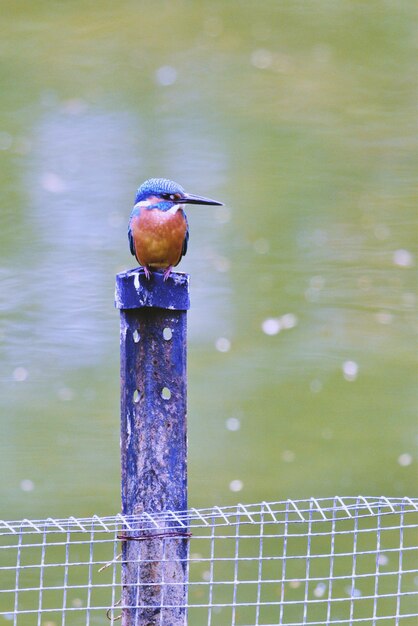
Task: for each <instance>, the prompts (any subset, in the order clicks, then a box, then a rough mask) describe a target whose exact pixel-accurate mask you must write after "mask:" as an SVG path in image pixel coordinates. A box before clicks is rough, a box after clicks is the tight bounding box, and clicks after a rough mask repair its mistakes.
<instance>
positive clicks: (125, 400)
mask: <svg viewBox="0 0 418 626" xmlns="http://www.w3.org/2000/svg"><path fill="white" fill-rule="evenodd" d="M115 302H116V307H117V308H118V309H120V351H121V352H120V354H121V465H122V513H123V514H124V515H133V514H141V513H143V512H150V513H155V512H160V511H165V510H171V511H184V510H186V509H187V424H186V390H187V382H186V316H187V313H186V311H187V309H188V308H189V306H190V304H189V277H188V275H187V274H181V273H177V272H173V273H172V274H171V275H170V276H169V278H168V280H167V281H165V282H164V281H163V277H162V274H157V273H154V274H153V275H152V276H151V279H150V280H147V279H146V278H145V276H144V273H143V271H142V270H140V269H136V270H130V271H128V272H124V273H121V274H118V275H117V277H116V296H115ZM172 526H173V532H172V533H170V535H174V536H165V537H164V536H163V537H162V536H161V533H160V534H158V529H156V528H155V526H152V525H151V524H150V530H149V532H147V533H146V535H145V536H144V535H143V536H142V537H141V539H140V540H139V541H138V540H136V541H135V540H127V541H123V544H122V546H123V547H122V587H123V592H122V604H121V606H122V625H123V626H154V625H157V624H167V626H168V625H170V626H184V625H185V624H186V623H187V614H186V608H185V607H186V599H187V588H186V562H187V550H188V539H187V538H185V537H184V533H185V530H186V529H185V528H184V526H183V527H182V528H181V529H180V528H178V531H179V536H176V525H175V522H173V524H172ZM166 535H167V533H166ZM182 535H183V536H182ZM148 537H149V538H148Z"/></svg>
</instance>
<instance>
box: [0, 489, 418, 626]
mask: <svg viewBox="0 0 418 626" xmlns="http://www.w3.org/2000/svg"><path fill="white" fill-rule="evenodd" d="M129 539H133V540H135V539H136V540H137V541H139V540H140V541H141V543H143V544H146V543H149V542H150V541H154V542H155V541H158V542H159V543H160V544H161V563H160V565H161V564H162V565H163V567H160V570H159V571H161V572H162V574H161V580H157V581H156V582H155V583H154V584H155V585H156V586H158V590H159V592H161V595H160V603H159V606H158V607H155V608H156V610H157V609H158V621H155V622H152V623H155V624H160V625H163V626H172V624H171V623H170V622H169V621H167V619H166V617H164V611H165V610H166V611H168V610H169V609H173V606H172V605H169V604H167V603H165V600H164V598H165V597H166V598H169V597H170V594H168V593H167V594H165V593H164V591H165V590H166V591H167V587H168V586H172V585H173V584H174V585H175V584H182V585H184V583H173V582H167V581H166V580H165V578H164V565H168V561H169V558H170V557H169V556H167V555H170V554H172V551H170V549H167V546H169V544H170V543H171V542H179V541H182V542H186V543H187V548H188V549H187V550H186V551H185V554H186V555H187V557H186V559H185V564H184V565H185V568H184V569H185V571H186V583H185V594H184V598H185V600H184V602H185V604H184V607H183V608H184V615H186V614H187V616H185V617H184V618H183V623H184V624H190V625H191V626H273V625H279V624H283V625H284V624H286V625H288V626H298V625H302V624H312V625H313V624H316V625H323V624H378V625H380V624H391V625H393V624H402V625H405V626H407V625H411V626H412V625H416V624H417V616H418V597H417V596H418V569H417V565H418V560H417V552H418V498H386V497H355V498H348V497H341V498H340V497H335V498H327V499H324V498H322V499H314V498H311V499H309V500H287V501H281V502H262V503H259V504H251V505H243V504H239V505H237V506H230V507H213V508H208V509H199V510H197V509H190V510H188V511H183V512H164V513H157V514H142V515H139V516H129V517H126V516H122V515H116V516H109V517H98V516H93V517H91V518H83V519H77V518H75V517H70V518H68V519H51V518H49V519H45V520H36V521H33V520H32V521H31V520H27V519H25V520H19V521H0V626H1V625H3V624H5V625H6V624H13V626H83V625H84V624H85V625H86V626H93V625H96V624H97V625H99V624H115V625H117V624H120V623H121V621H122V622H124V620H122V614H123V612H124V611H126V610H127V609H130V608H132V607H127V606H126V605H124V604H123V602H122V599H123V597H124V596H123V589H122V587H123V584H122V579H123V568H124V567H126V566H129V567H131V568H132V567H134V568H136V571H137V578H136V581H137V582H136V583H133V584H134V585H136V586H137V587H138V588H140V587H141V585H142V586H143V585H145V583H143V582H141V581H142V578H141V568H144V567H146V565H147V563H146V560H143V559H138V560H136V561H135V562H131V563H126V561H124V562H123V563H122V560H123V559H122V556H121V553H122V548H121V545H122V544H123V543H124V542H126V541H129ZM148 565H149V563H148ZM154 565H155V563H154ZM131 571H132V569H131ZM165 588H166V589H165ZM154 591H155V590H154ZM138 597H139V594H138V595H137V598H138ZM180 597H181V594H180ZM136 606H137V607H138V610H137V612H136V616H137V617H136V619H135V624H140V625H141V626H142V623H143V622H142V621H140V614H141V608H143V607H142V604H141V603H138V604H137V605H136ZM174 608H176V607H174ZM180 608H181V607H180ZM156 614H157V612H156ZM166 615H167V614H166ZM137 620H138V621H137ZM126 623H128V622H126ZM129 623H130V622H129Z"/></svg>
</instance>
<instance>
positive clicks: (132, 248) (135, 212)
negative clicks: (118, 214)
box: [128, 206, 139, 257]
mask: <svg viewBox="0 0 418 626" xmlns="http://www.w3.org/2000/svg"><path fill="white" fill-rule="evenodd" d="M137 215H139V209H138V207H136V206H134V208H133V209H132V212H131V215H130V218H129V226H128V240H129V249H130V251H131V254H132V256H134V257H136V252H135V243H134V235H133V233H132V228H131V224H132V218H133V217H135V216H137Z"/></svg>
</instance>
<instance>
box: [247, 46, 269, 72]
mask: <svg viewBox="0 0 418 626" xmlns="http://www.w3.org/2000/svg"><path fill="white" fill-rule="evenodd" d="M272 63H273V55H272V54H271V52H270V51H269V50H266V49H265V48H259V49H258V50H254V52H253V53H252V55H251V65H253V66H254V67H256V68H257V69H259V70H266V69H267V68H269V67H271V66H272Z"/></svg>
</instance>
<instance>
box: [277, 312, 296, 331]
mask: <svg viewBox="0 0 418 626" xmlns="http://www.w3.org/2000/svg"><path fill="white" fill-rule="evenodd" d="M297 323H298V318H297V317H296V315H295V314H294V313H285V314H284V315H282V316H281V318H280V325H281V327H282V328H284V329H286V330H288V329H289V328H294V327H295V326H297Z"/></svg>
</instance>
